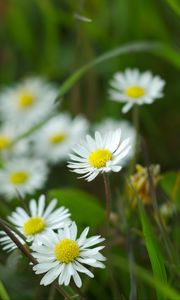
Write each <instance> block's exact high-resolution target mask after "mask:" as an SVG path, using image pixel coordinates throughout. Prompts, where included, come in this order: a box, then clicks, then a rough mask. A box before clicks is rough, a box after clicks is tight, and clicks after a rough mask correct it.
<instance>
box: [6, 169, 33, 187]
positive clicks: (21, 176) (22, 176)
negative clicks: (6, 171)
mask: <svg viewBox="0 0 180 300" xmlns="http://www.w3.org/2000/svg"><path fill="white" fill-rule="evenodd" d="M28 178H29V175H28V173H27V172H24V171H19V172H14V173H12V174H11V175H10V182H11V183H13V184H22V183H25V182H26V181H27V180H28Z"/></svg>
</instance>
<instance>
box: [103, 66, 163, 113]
mask: <svg viewBox="0 0 180 300" xmlns="http://www.w3.org/2000/svg"><path fill="white" fill-rule="evenodd" d="M164 85H165V81H164V80H162V79H161V78H160V77H159V76H153V75H152V73H151V72H149V71H146V72H144V73H140V71H139V70H138V69H133V70H131V69H126V70H125V72H124V73H121V72H118V73H116V74H115V75H114V77H113V79H112V80H111V81H110V86H111V87H112V89H110V91H109V92H110V97H111V99H112V100H114V101H117V102H125V103H126V104H125V105H124V106H123V109H122V112H123V113H126V112H127V111H128V110H130V109H131V107H132V106H133V105H134V104H139V105H141V104H144V103H145V104H150V103H152V102H154V100H155V99H158V98H162V97H163V87H164Z"/></svg>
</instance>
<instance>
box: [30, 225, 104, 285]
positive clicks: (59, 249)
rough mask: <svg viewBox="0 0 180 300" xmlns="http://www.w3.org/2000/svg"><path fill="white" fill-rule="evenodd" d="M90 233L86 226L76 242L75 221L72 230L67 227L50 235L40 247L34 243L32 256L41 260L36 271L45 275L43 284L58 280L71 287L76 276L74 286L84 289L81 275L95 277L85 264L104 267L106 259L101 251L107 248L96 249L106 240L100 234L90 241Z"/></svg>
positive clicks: (43, 239) (35, 267)
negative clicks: (88, 235)
mask: <svg viewBox="0 0 180 300" xmlns="http://www.w3.org/2000/svg"><path fill="white" fill-rule="evenodd" d="M88 231H89V228H88V227H87V228H86V229H85V230H84V231H83V232H82V234H81V235H80V237H79V238H78V239H77V226H76V224H75V222H73V223H72V224H71V226H70V227H68V226H66V227H65V228H64V229H60V230H59V231H58V233H54V232H50V233H48V234H47V235H46V236H44V237H43V238H42V239H41V241H42V245H41V246H39V245H37V244H35V243H34V244H33V246H32V249H33V251H34V253H33V256H34V257H35V258H36V259H37V261H38V264H37V265H35V266H34V267H33V270H34V271H35V273H36V274H43V273H46V274H45V275H44V277H43V278H42V280H41V282H40V284H42V285H48V284H51V283H52V282H53V281H54V280H55V279H56V278H58V283H59V285H62V284H64V285H69V283H70V280H71V277H73V280H74V282H75V284H76V285H77V286H78V287H81V286H82V281H81V278H80V276H79V274H78V273H85V274H86V275H88V276H90V277H94V275H93V273H92V272H90V271H89V270H88V269H87V268H86V267H85V266H84V264H85V265H89V266H91V267H97V268H104V267H105V266H104V264H103V263H102V261H104V260H106V259H105V257H104V256H103V255H102V254H101V253H100V252H99V251H100V250H102V249H103V248H104V246H98V247H93V246H94V245H97V244H99V243H101V242H102V241H104V238H101V236H100V235H96V236H92V237H90V238H87V234H88ZM92 247H93V248H92Z"/></svg>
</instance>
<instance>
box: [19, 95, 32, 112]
mask: <svg viewBox="0 0 180 300" xmlns="http://www.w3.org/2000/svg"><path fill="white" fill-rule="evenodd" d="M34 100H35V99H34V96H33V95H32V94H30V93H28V92H24V93H22V94H21V95H20V96H19V101H18V105H19V107H20V108H22V109H26V108H28V107H29V106H32V105H33V103H34Z"/></svg>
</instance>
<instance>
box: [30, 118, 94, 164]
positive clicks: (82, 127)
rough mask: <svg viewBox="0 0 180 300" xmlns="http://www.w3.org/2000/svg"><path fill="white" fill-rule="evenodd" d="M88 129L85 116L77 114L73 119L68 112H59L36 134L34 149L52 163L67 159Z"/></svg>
mask: <svg viewBox="0 0 180 300" xmlns="http://www.w3.org/2000/svg"><path fill="white" fill-rule="evenodd" d="M87 129H88V122H87V120H86V119H85V118H83V117H81V116H77V117H76V118H75V119H73V120H72V119H71V116H70V115H69V114H67V113H62V114H59V115H57V116H56V117H54V118H52V119H51V120H50V121H49V122H48V123H47V124H46V125H45V126H43V128H41V130H40V131H39V132H38V133H37V134H36V135H35V136H34V151H35V153H36V155H39V156H40V157H44V158H45V159H47V160H48V161H49V162H51V163H56V162H58V161H61V160H65V159H67V157H68V152H69V151H70V149H71V148H72V146H73V145H75V143H76V142H77V141H78V140H79V139H80V138H81V137H82V136H83V135H85V133H86V131H87Z"/></svg>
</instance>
